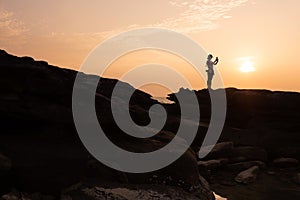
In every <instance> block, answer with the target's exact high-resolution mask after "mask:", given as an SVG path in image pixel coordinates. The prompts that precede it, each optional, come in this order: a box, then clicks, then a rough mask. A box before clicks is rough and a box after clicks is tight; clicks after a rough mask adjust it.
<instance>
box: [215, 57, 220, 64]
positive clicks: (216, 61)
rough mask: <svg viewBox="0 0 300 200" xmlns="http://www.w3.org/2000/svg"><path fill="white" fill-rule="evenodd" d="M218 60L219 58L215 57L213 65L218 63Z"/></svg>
mask: <svg viewBox="0 0 300 200" xmlns="http://www.w3.org/2000/svg"><path fill="white" fill-rule="evenodd" d="M218 62H219V58H218V57H216V60H215V61H214V65H216V64H218Z"/></svg>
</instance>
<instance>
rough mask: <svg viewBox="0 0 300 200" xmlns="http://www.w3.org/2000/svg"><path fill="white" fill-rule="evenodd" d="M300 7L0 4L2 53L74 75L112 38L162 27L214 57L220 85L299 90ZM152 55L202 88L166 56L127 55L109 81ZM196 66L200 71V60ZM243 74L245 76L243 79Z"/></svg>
mask: <svg viewBox="0 0 300 200" xmlns="http://www.w3.org/2000/svg"><path fill="white" fill-rule="evenodd" d="M299 7H300V1H296V0H286V1H276V2H274V1H271V0H261V1H254V0H220V1H210V0H205V1H204V0H185V1H183V0H171V1H169V0H167V1H162V0H153V1H148V0H132V1H130V3H129V2H128V1H122V0H111V1H104V0H91V1H88V2H87V1H83V0H78V1H72V0H65V1H61V2H55V3H53V1H50V0H44V1H29V0H24V1H19V0H10V1H1V2H0V49H4V50H6V51H7V52H8V53H11V54H14V55H19V56H31V57H34V58H35V59H37V60H45V61H47V62H48V63H50V64H52V65H57V66H60V67H65V68H71V69H75V70H78V69H79V68H80V66H81V64H82V63H83V62H84V60H85V59H86V58H87V56H88V55H89V53H90V52H91V51H92V50H93V49H94V48H95V47H96V46H97V45H99V44H100V43H101V42H102V41H104V40H105V39H107V38H109V37H111V36H113V35H115V34H118V33H121V32H124V31H128V30H131V29H136V28H144V27H158V28H166V29H170V30H174V31H177V32H179V33H182V34H185V35H187V36H188V37H190V38H191V39H193V40H195V41H196V42H197V43H198V44H199V45H201V46H202V47H203V48H204V49H206V51H207V52H209V53H212V54H213V55H214V57H216V56H218V57H219V58H220V62H219V63H218V65H217V66H216V70H218V72H220V74H221V76H222V80H223V82H224V86H225V87H237V88H257V89H271V90H288V91H300V82H299V80H298V75H299V74H300V67H299V65H300V61H299V60H297V59H294V58H297V57H298V54H299V47H300V38H299V35H300V23H298V21H299V19H300V12H299ZM193 53H194V52H193ZM248 56H251V57H248ZM158 57H159V59H160V61H161V62H163V63H164V62H167V63H169V64H170V66H171V67H174V68H176V69H180V70H181V71H183V72H184V74H185V75H186V76H187V77H192V78H191V85H192V86H193V87H194V89H201V88H204V87H206V84H205V80H203V79H198V78H196V75H195V74H194V73H195V72H194V71H193V68H192V67H186V65H185V64H182V62H177V60H178V58H174V57H173V58H172V57H170V56H166V55H165V54H156V55H154V57H149V56H147V55H146V54H144V55H143V54H139V57H130V56H129V57H128V58H127V59H123V60H125V61H126V62H123V63H122V62H117V64H118V66H115V69H116V70H111V71H110V73H109V76H108V77H114V78H119V77H121V76H123V75H124V74H120V71H122V72H123V73H126V70H129V69H130V68H132V66H134V65H135V63H137V62H138V63H139V64H147V62H151V59H152V58H153V59H156V58H158ZM237 58H243V59H244V60H238V61H237ZM166 59H171V60H166ZM291 60H293V61H292V62H291ZM145 61H147V62H146V63H145ZM152 62H153V61H152ZM181 64H182V65H181ZM196 67H198V68H200V69H203V68H204V67H205V60H204V61H203V65H201V66H196ZM121 68H122V69H121ZM286 68H288V69H289V70H286ZM120 69H121V70H120ZM258 69H259V70H258ZM254 71H255V73H249V72H254ZM241 73H247V80H246V79H245V77H241ZM285 77H289V78H288V79H286V78H285ZM204 78H205V77H204ZM266 80H268V81H266ZM175 82H176V80H174V83H175ZM147 88H148V89H149V87H147ZM148 92H149V93H153V92H154V91H151V90H150V89H149V91H148Z"/></svg>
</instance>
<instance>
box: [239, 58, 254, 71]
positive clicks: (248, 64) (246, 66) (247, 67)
mask: <svg viewBox="0 0 300 200" xmlns="http://www.w3.org/2000/svg"><path fill="white" fill-rule="evenodd" d="M240 71H241V72H243V73H249V72H254V71H255V67H254V64H253V62H252V61H250V60H246V61H244V62H243V63H242V65H241V67H240Z"/></svg>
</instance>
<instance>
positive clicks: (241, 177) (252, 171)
mask: <svg viewBox="0 0 300 200" xmlns="http://www.w3.org/2000/svg"><path fill="white" fill-rule="evenodd" d="M258 172H259V167H258V166H253V167H251V168H249V169H247V170H245V171H242V172H240V173H239V174H238V175H237V176H236V177H235V179H234V180H235V181H236V182H238V183H243V184H249V183H252V182H254V181H255V180H256V178H257V175H258Z"/></svg>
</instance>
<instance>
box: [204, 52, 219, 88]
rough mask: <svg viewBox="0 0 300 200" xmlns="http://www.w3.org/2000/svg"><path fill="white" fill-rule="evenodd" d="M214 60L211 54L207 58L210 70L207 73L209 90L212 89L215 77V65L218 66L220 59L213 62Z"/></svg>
mask: <svg viewBox="0 0 300 200" xmlns="http://www.w3.org/2000/svg"><path fill="white" fill-rule="evenodd" d="M212 58H213V55H211V54H209V55H208V56H207V61H206V65H207V67H208V69H207V70H206V72H207V88H208V89H211V82H212V79H213V76H214V74H215V72H214V65H216V64H218V62H219V58H218V57H216V60H215V61H212Z"/></svg>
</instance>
